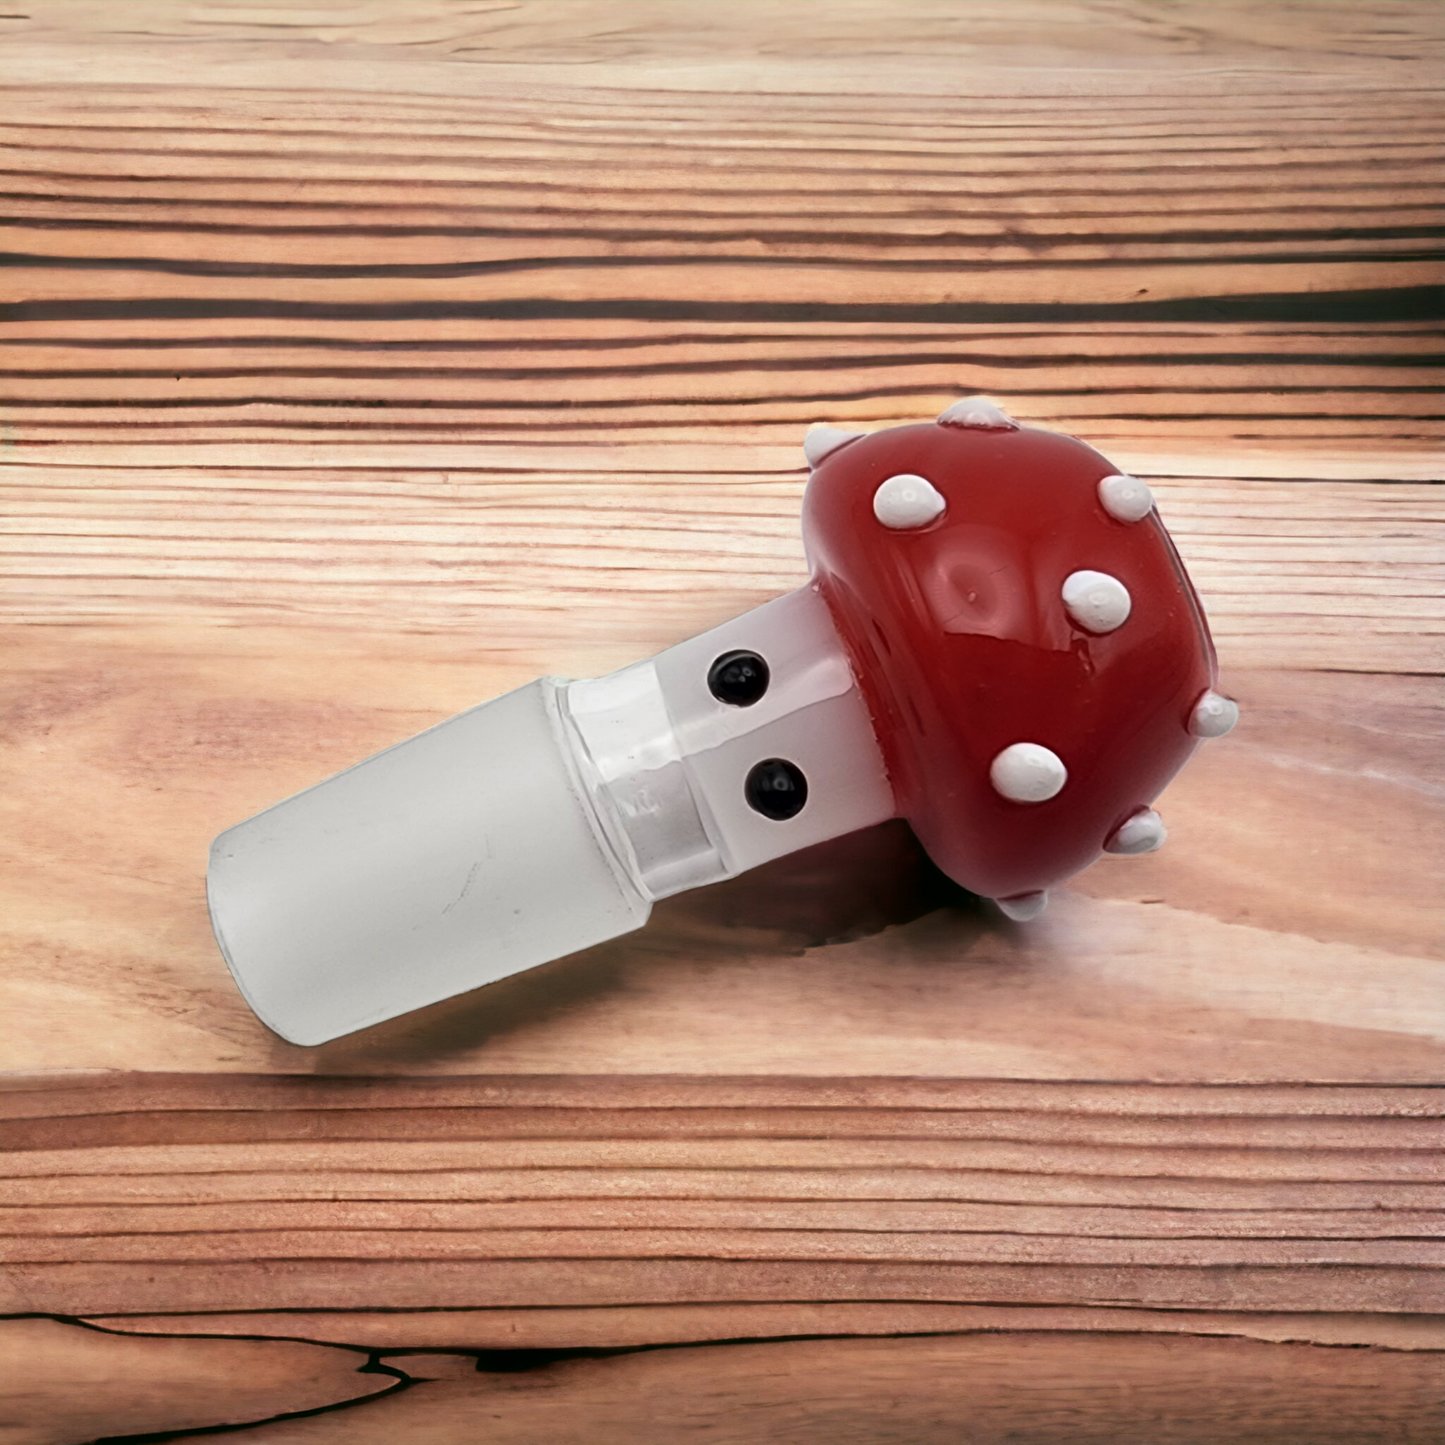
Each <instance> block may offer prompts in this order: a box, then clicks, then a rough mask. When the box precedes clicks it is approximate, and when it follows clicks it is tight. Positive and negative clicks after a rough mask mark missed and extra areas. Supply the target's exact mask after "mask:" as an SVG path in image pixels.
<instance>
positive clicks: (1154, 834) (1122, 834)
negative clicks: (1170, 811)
mask: <svg viewBox="0 0 1445 1445" xmlns="http://www.w3.org/2000/svg"><path fill="white" fill-rule="evenodd" d="M1168 837H1169V830H1168V829H1167V828H1166V827H1165V826H1164V819H1163V818H1161V817H1160V816H1159V814H1158V813H1156V812H1155V811H1154V810H1153V808H1145V809H1144V811H1143V812H1141V813H1135V814H1134V816H1133V817H1132V818H1126V819H1125V820H1124V821H1123V822H1122V823H1121V824H1120V825H1119V826H1118V827H1117V828H1116V829H1115V830H1114V833H1113V836H1112V837H1111V838H1110V839H1109V841H1108V842H1107V843H1105V844H1104V850H1105V852H1108V853H1126V854H1127V853H1152V852H1153V851H1154V850H1155V849H1156V848H1161V847H1163V845H1164V841H1165V840H1166V839H1167V838H1168Z"/></svg>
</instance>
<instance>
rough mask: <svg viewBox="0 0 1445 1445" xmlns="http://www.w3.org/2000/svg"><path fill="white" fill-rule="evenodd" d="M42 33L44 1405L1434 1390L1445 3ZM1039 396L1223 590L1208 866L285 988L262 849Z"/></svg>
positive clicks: (9, 880) (37, 847)
mask: <svg viewBox="0 0 1445 1445" xmlns="http://www.w3.org/2000/svg"><path fill="white" fill-rule="evenodd" d="M12 10H13V13H9V12H7V13H5V14H0V81H3V82H4V94H5V101H4V102H3V104H0V154H3V160H0V172H3V177H0V191H3V192H4V196H3V202H0V227H3V230H4V233H5V235H4V242H3V248H0V249H3V252H4V269H3V270H0V370H3V372H4V385H3V399H0V511H3V527H0V657H3V671H0V719H3V729H0V815H3V819H4V822H3V824H0V859H3V866H0V1010H3V1013H4V1017H5V1020H6V1027H5V1029H4V1031H3V1036H0V1067H3V1068H4V1069H5V1070H7V1071H8V1073H7V1074H6V1076H5V1078H4V1080H3V1082H4V1085H5V1087H4V1088H3V1089H0V1148H3V1150H4V1158H3V1168H0V1311H4V1312H5V1313H7V1314H9V1315H11V1316H13V1318H10V1319H8V1320H4V1321H0V1332H3V1339H0V1360H3V1361H4V1366H3V1368H4V1369H5V1371H6V1374H5V1375H4V1397H5V1410H4V1411H0V1441H3V1442H4V1445H40V1442H52V1441H53V1442H64V1441H75V1442H81V1441H88V1440H93V1439H96V1438H97V1437H103V1438H118V1437H127V1436H141V1437H143V1438H155V1432H165V1431H170V1430H189V1431H195V1430H201V1431H203V1432H205V1435H206V1436H209V1434H210V1432H211V1430H212V1429H220V1428H222V1427H225V1428H228V1429H234V1428H235V1427H238V1426H240V1427H243V1428H242V1430H241V1434H240V1435H239V1437H238V1438H242V1439H246V1438H251V1439H255V1440H257V1441H261V1440H266V1441H271V1440H277V1441H280V1440H286V1441H298V1442H299V1441H313V1440H315V1441H320V1440H347V1441H365V1440H369V1439H373V1438H375V1439H383V1438H385V1439H388V1440H391V1439H404V1440H408V1441H410V1440H416V1441H419V1442H420V1441H437V1442H445V1441H449V1440H453V1439H455V1440H458V1441H460V1440H468V1441H471V1440H474V1439H476V1438H479V1432H485V1433H486V1435H487V1438H489V1439H491V1438H495V1439H497V1440H513V1439H515V1440H518V1441H521V1440H528V1441H532V1440H542V1439H546V1440H557V1441H562V1440H571V1439H576V1440H579V1441H581V1440H586V1441H587V1442H589V1445H605V1442H607V1441H611V1440H622V1439H626V1440H628V1441H629V1442H633V1441H638V1442H641V1441H647V1440H651V1439H658V1440H663V1439H666V1440H668V1441H669V1442H671V1441H674V1440H678V1439H687V1438H693V1437H696V1438H717V1432H718V1430H719V1429H722V1428H726V1430H728V1431H729V1432H730V1433H729V1435H728V1438H730V1439H733V1438H735V1439H737V1440H739V1441H742V1440H753V1439H756V1440H759V1441H763V1440H767V1441H769V1442H772V1441H797V1442H807V1441H813V1440H819V1441H824V1440H826V1441H830V1442H832V1441H852V1440H857V1441H860V1442H872V1441H882V1440H885V1439H906V1440H909V1441H910V1442H912V1441H918V1442H925V1441H934V1440H937V1441H940V1442H941V1441H944V1440H948V1441H955V1440H959V1439H965V1438H966V1439H968V1440H969V1441H970V1442H973V1441H979V1442H983V1441H993V1440H1000V1441H1001V1440H1005V1439H1008V1440H1019V1439H1027V1440H1038V1441H1046V1440H1054V1439H1060V1440H1063V1439H1067V1440H1070V1441H1081V1440H1093V1439H1097V1440H1100V1441H1109V1442H1134V1441H1138V1442H1139V1445H1146V1442H1148V1445H1157V1442H1159V1441H1161V1440H1170V1441H1177V1442H1195V1441H1197V1442H1200V1445H1204V1442H1216V1441H1224V1440H1229V1441H1254V1440H1258V1441H1261V1442H1263V1441H1269V1442H1281V1441H1283V1442H1289V1441H1299V1442H1306V1441H1308V1442H1313V1445H1318V1442H1324V1441H1331V1440H1340V1441H1342V1442H1343V1441H1350V1442H1368V1441H1376V1440H1379V1441H1386V1440H1388V1441H1392V1442H1393V1441H1414V1440H1421V1441H1424V1440H1434V1439H1437V1438H1439V1435H1440V1433H1441V1431H1442V1429H1445V1301H1442V1298H1441V1284H1440V1281H1441V1279H1442V1278H1445V1274H1442V1263H1441V1255H1440V1251H1441V1249H1442V1247H1445V1245H1442V1239H1445V1225H1442V1220H1445V1209H1442V1204H1445V1165H1442V1162H1441V1160H1442V1150H1441V1146H1442V1143H1445V1122H1442V1113H1445V1102H1442V1101H1445V1093H1442V1084H1445V1067H1442V1062H1445V1016H1442V1013H1441V1003H1442V1000H1445V987H1442V984H1445V979H1442V971H1445V927H1442V922H1445V920H1442V908H1441V904H1442V895H1445V888H1442V870H1441V866H1440V860H1441V858H1442V857H1445V809H1442V806H1441V801H1442V798H1445V767H1442V757H1445V750H1442V741H1445V716H1442V708H1441V704H1442V686H1441V681H1440V679H1441V675H1442V673H1445V666H1442V662H1445V644H1442V634H1445V605H1442V601H1441V597H1442V590H1445V588H1442V583H1445V507H1442V505H1441V501H1440V497H1441V493H1440V490H1439V487H1438V483H1439V481H1440V480H1441V478H1442V462H1441V458H1442V449H1441V445H1440V443H1441V439H1442V434H1445V427H1442V424H1441V407H1440V402H1439V395H1440V390H1439V382H1440V367H1439V359H1440V350H1441V348H1440V326H1439V322H1440V316H1441V309H1442V308H1441V305H1440V295H1441V288H1440V283H1441V280H1442V274H1445V268H1442V265H1441V251H1440V234H1441V232H1440V225H1439V223H1440V211H1441V204H1442V195H1441V191H1442V179H1445V177H1442V168H1441V165H1440V155H1439V151H1440V146H1439V137H1440V123H1441V119H1442V117H1441V107H1440V104H1439V90H1440V79H1441V75H1442V68H1445V61H1442V51H1445V24H1442V12H1441V11H1440V9H1439V8H1438V7H1437V6H1435V5H1433V4H1430V3H1424V0H1420V3H1416V0H1372V3H1370V4H1368V5H1353V6H1340V5H1330V4H1305V5H1284V4H1275V3H1265V0H1254V3H1250V0H1237V3H1228V0H1226V3H1212V4H1208V5H1206V4H1202V3H1187V4H1170V5H1165V4H1143V5H1130V6H1119V5H1116V4H1112V3H1105V0H1096V3H1090V0H1013V3H1010V4H1009V5H1007V6H1004V5H997V4H988V3H982V0H906V3H899V4H889V3H884V0H833V3H830V4H828V5H826V6H823V5H821V4H809V3H804V4H796V5H779V4H772V3H766V0H749V3H740V4H736V5H728V6H717V5H712V4H706V3H701V0H696V3H694V0H681V3H674V4H667V3H662V0H568V3H567V4H565V5H564V4H560V3H556V0H554V3H542V0H520V3H519V0H495V3H490V0H468V3H451V0H409V3H406V4H402V3H399V0H357V3H351V0H348V3H342V0H317V3H315V4H309V5H307V6H305V7H300V6H296V5H292V4H289V3H286V4H282V3H279V0H246V3H244V4H241V3H237V0H196V3H186V4H184V5H182V4H180V3H179V0H136V3H130V4H127V5H126V6H124V7H113V6H108V5H104V4H100V3H96V0H46V3H43V4H39V5H34V6H25V7H12ZM975 391H982V392H986V393H989V394H991V395H995V396H997V397H999V398H1000V399H1002V400H1004V401H1005V402H1006V403H1007V404H1008V406H1009V408H1010V410H1011V411H1013V412H1014V413H1015V414H1016V415H1018V416H1019V417H1021V418H1023V419H1024V420H1027V421H1031V422H1037V423H1039V424H1042V425H1046V426H1052V427H1057V428H1059V429H1062V430H1067V431H1072V432H1075V433H1077V434H1079V435H1082V436H1084V437H1086V438H1087V439H1088V440H1089V441H1091V442H1093V443H1094V444H1095V445H1097V446H1099V447H1100V448H1101V449H1102V450H1103V451H1104V452H1105V453H1106V454H1107V455H1109V456H1110V457H1111V458H1112V459H1113V460H1114V461H1115V462H1116V463H1117V464H1118V465H1119V466H1121V467H1124V468H1127V469H1130V470H1133V471H1136V472H1138V473H1140V474H1143V475H1146V476H1147V477H1148V478H1149V480H1150V483H1151V485H1152V486H1153V487H1154V489H1155V491H1156V493H1157V495H1158V496H1159V498H1160V506H1161V509H1162V511H1163V514H1164V516H1165V520H1166V522H1167V523H1168V524H1169V525H1170V527H1171V529H1172V531H1173V532H1174V535H1175V536H1176V538H1177V540H1178V542H1179V545H1180V548H1181V551H1182V552H1183V554H1184V555H1185V558H1186V560H1187V562H1188V564H1189V566H1190V569H1191V571H1192V573H1193V575H1194V576H1195V578H1196V580H1197V582H1198V584H1199V586H1200V589H1201V592H1202V594H1203V596H1204V601H1205V604H1206V607H1207V608H1208V611H1209V614H1210V618H1211V622H1212V625H1213V628H1214V632H1215V635H1216V639H1217V640H1218V643H1219V648H1220V657H1221V664H1222V667H1223V673H1224V679H1225V685H1226V686H1227V688H1228V689H1229V691H1230V692H1231V693H1232V694H1233V695H1236V696H1238V697H1239V698H1240V700H1241V702H1242V703H1243V705H1244V721H1243V722H1242V723H1241V725H1240V728H1239V729H1238V731H1237V732H1236V734H1235V735H1234V736H1233V737H1232V738H1231V739H1230V740H1229V741H1228V742H1227V743H1221V744H1218V745H1216V746H1214V747H1212V748H1210V749H1207V750H1205V751H1204V752H1203V753H1202V754H1201V755H1200V756H1199V757H1198V758H1197V759H1196V760H1195V762H1194V763H1193V764H1191V766H1190V768H1189V769H1188V770H1187V771H1186V773H1185V774H1184V776H1183V777H1181V778H1180V779H1179V780H1178V782H1177V783H1176V784H1175V785H1174V786H1173V787H1172V788H1171V789H1170V790H1169V793H1168V794H1167V796H1166V798H1165V800H1164V802H1163V804H1162V805H1161V806H1162V809H1163V811H1164V812H1165V814H1166V817H1167V819H1168V822H1169V825H1170V830H1171V840H1170V843H1169V846H1168V847H1167V848H1166V849H1165V850H1163V851H1162V852H1161V853H1159V854H1157V855H1152V856H1150V857H1147V858H1140V859H1111V860H1107V861H1106V862H1105V863H1103V864H1101V865H1100V866H1099V867H1097V868H1095V869H1093V870H1090V872H1088V873H1087V874H1085V875H1083V876H1082V877H1080V878H1079V879H1077V880H1076V881H1075V883H1074V884H1073V885H1072V886H1071V888H1070V889H1069V890H1067V891H1065V892H1064V893H1062V894H1061V895H1060V897H1059V898H1058V899H1057V901H1056V904H1055V906H1054V908H1053V909H1052V910H1051V912H1050V914H1049V915H1048V916H1047V917H1046V919H1045V920H1043V921H1041V922H1040V923H1037V924H1033V925H1028V926H1026V927H1018V926H1014V925H1008V924H1003V923H1000V922H999V921H998V920H997V919H995V918H993V917H992V916H991V915H989V914H987V913H986V912H985V911H984V910H983V909H982V908H981V907H980V906H979V905H977V904H976V903H975V902H973V901H972V900H970V899H968V898H966V897H964V896H962V895H961V894H960V893H959V892H958V890H956V889H953V888H952V887H951V885H949V884H948V883H947V882H946V880H944V879H942V878H941V877H940V876H939V875H938V874H937V873H936V871H935V870H933V869H932V867H931V865H930V864H929V863H928V862H927V860H926V859H925V858H924V857H923V856H922V855H921V854H920V852H919V850H918V849H917V846H916V844H914V843H913V841H912V839H911V837H910V836H909V835H908V833H907V830H906V829H904V828H902V827H901V826H899V825H889V826H887V827H885V828H882V829H877V830H874V831H872V832H870V833H867V834H863V835H859V836H857V837H855V838H852V839H848V840H842V841H840V842H839V843H836V844H833V845H828V846H825V847H824V848H822V849H818V850H814V851H813V852H812V853H810V854H807V855H803V856H800V857H798V858H794V859H789V860H782V861H780V862H779V863H777V864H774V865H771V866H770V867H768V868H765V869H762V870H758V871H757V872H756V873H754V874H751V875H748V876H747V877H744V878H741V879H738V880H734V881H733V882H731V883H729V884H725V885H722V886H720V887H718V888H715V889H710V890H706V891H704V892H702V893H698V894H693V895H684V896H682V897H679V898H677V899H674V900H669V901H668V902H667V903H666V904H664V905H662V906H660V907H659V908H658V909H657V911H656V913H655V915H654V918H653V920H652V922H651V923H650V924H649V926H648V928H647V929H646V930H644V931H643V932H642V933H641V934H638V935H635V936H633V937H631V938H627V939H623V940H619V941H618V942H616V943H614V944H610V945H607V946H605V947H602V948H599V949H595V950H592V951H590V952H589V953H587V954H584V955H580V956H578V957H576V958H572V959H565V960H560V961H558V962H557V963H555V964H551V965H548V966H547V967H545V968H543V969H540V970H536V971H534V972H533V973H531V974H528V975H524V976H521V977H518V978H514V979H510V980H506V981H504V982H502V983H500V984H497V985H495V986H493V987H491V988H488V989H485V990H481V991H479V992H478V993H476V994H474V995H470V996H467V997H464V998H461V999H458V1000H453V1001H451V1002H449V1003H445V1004H441V1005H438V1006H436V1007H434V1008H432V1009H429V1010H425V1011H423V1012H422V1013H420V1014H418V1015H415V1016H413V1017H410V1018H407V1019H402V1020H397V1021H394V1022H393V1023H391V1024H388V1025H384V1026H382V1027H380V1028H377V1029H373V1030H370V1031H368V1032H367V1033H365V1034H362V1035H359V1036H356V1037H353V1038H350V1039H343V1040H338V1041H336V1042H335V1043H333V1044H331V1045H327V1046H325V1047H323V1048H321V1049H316V1050H307V1049H298V1048H295V1047H292V1046H290V1045H286V1044H284V1043H282V1042H280V1041H279V1040H277V1039H275V1038H273V1037H272V1036H270V1035H268V1034H267V1033H266V1032H265V1030H264V1029H262V1028H261V1026H260V1025H259V1024H258V1023H256V1021H255V1020H254V1019H253V1018H252V1017H251V1015H250V1014H249V1012H248V1011H247V1010H246V1009H245V1007H244V1005H243V1004H242V1003H241V1001H240V999H239V997H238V996H237V995H236V993H235V992H234V989H233V987H232V985H231V984H230V981H229V979H228V977H227V976H226V973H225V970H224V967H223V965H222V964H221V962H220V960H219V957H218V956H217V954H216V953H215V950H214V946H213V944H212V943H211V940H210V936H209V928H208V925H207V922H206V914H205V905H204V894H203V870H204V859H205V850H206V846H207V844H208V841H209V839H210V837H211V836H212V835H213V834H214V833H215V832H217V831H218V830H219V829H220V828H222V827H224V826H226V825H227V824H229V823H231V822H234V821H236V820H237V819H239V818H241V817H244V816H246V815H248V814H250V813H252V812H254V811H256V810H257V809H258V808H260V807H262V806H264V805H265V804H267V803H268V802H270V801H273V800H274V799H276V798H277V797H280V796H283V795H285V794H286V793H288V792H291V791H294V790H295V789H297V788H299V787H302V786H304V785H305V784H307V783H308V782H311V781H314V780H316V779H317V778H319V777H322V776H324V775H326V774H328V773H329V772H332V771H334V770H335V769H337V768H338V767H340V766H343V765H344V764H346V763H348V762H350V761H353V760H355V759H356V758H359V757H361V756H364V755H365V754H367V753H369V752H371V751H374V750H375V749H377V748H379V747H382V746H385V745H386V744H388V743H390V742H393V741H395V740H397V739H399V738H402V737H405V736H407V735H409V734H411V733H413V732H415V731H417V730H419V729H421V728H423V727H425V726H427V725H428V724H430V723H431V722H434V721H436V720H438V719H440V718H442V717H445V716H447V715H449V714H451V713H454V712H456V711H459V710H461V709H462V708H464V707H467V706H469V705H471V704H473V703H475V702H477V701H479V700H482V699H484V698H486V697H489V696H492V695H495V694H497V693H499V692H501V691H504V690H505V689H507V688H509V687H511V686H514V685H516V684H518V683H521V682H525V681H527V680H529V679H530V678H531V677H534V676H537V675H539V674H543V673H559V674H563V675H572V676H583V675H595V674H598V673H601V672H605V671H608V670H610V669H612V668H614V667H616V666H618V665H620V664H622V663H625V662H627V661H630V660H632V659H635V658H637V657H641V656H645V655H647V654H648V653H650V652H652V651H655V650H657V649H659V648H661V647H664V646H666V645H668V644H670V643H672V642H675V641H677V640H679V639H681V638H683V637H685V636H687V635H689V634H691V633H694V632H696V631H699V630H701V629H703V628H705V627H707V626H709V625H712V624H714V623H716V622H718V621H721V620H723V619H725V618H726V617H728V616H730V615H733V614H735V613H737V612H739V611H742V610H744V609H746V608H748V607H752V606H755V605H757V604H758V603H760V602H762V601H764V600H766V599H767V598H768V597H771V596H773V595H776V594H777V593H779V592H781V591H784V590H786V589H788V588H790V587H792V586H795V585H797V584H798V583H799V582H800V581H801V580H802V578H803V577H804V575H805V573H804V564H803V558H802V551H801V546H800V543H799V540H798V533H797V525H796V515H797V508H798V500H799V497H800V495H801V489H802V484H803V481H804V472H803V468H802V458H801V455H800V449H799V443H800V440H801V436H802V434H803V432H804V431H805V429H806V428H807V426H808V425H809V424H811V423H813V422H817V421H823V422H829V423H836V424H843V425H852V426H857V427H864V428H868V427H876V426H884V425H889V424H892V423H895V422H898V421H907V420H916V419H919V418H924V417H928V416H932V415H934V414H936V413H937V411H939V410H940V409H941V408H942V407H943V406H944V405H945V404H947V403H948V402H949V401H951V400H952V399H954V398H955V397H957V396H959V395H963V394H968V393H970V392H975ZM800 1337H807V1338H800ZM740 1340H741V1341H758V1342H759V1343H737V1341H740ZM1344 1347H1353V1348H1344ZM578 1352H581V1353H578ZM1021 1382H1026V1387H1024V1385H1023V1384H1021ZM7 1411H8V1413H6V1412H7ZM267 1422H269V1423H267ZM147 1432H150V1433H147Z"/></svg>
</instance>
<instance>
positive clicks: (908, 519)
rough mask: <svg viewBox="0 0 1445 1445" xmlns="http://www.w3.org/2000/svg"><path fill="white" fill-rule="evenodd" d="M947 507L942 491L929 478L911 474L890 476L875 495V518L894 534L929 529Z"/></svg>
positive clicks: (902, 473)
mask: <svg viewBox="0 0 1445 1445" xmlns="http://www.w3.org/2000/svg"><path fill="white" fill-rule="evenodd" d="M947 505H948V503H947V502H945V501H944V500H943V494H942V492H940V491H939V490H938V488H937V487H935V486H934V485H933V483H932V482H930V481H929V480H928V478H927V477H919V476H915V475H914V474H913V473H912V472H901V473H900V474H899V475H898V476H896V477H889V478H888V480H887V481H886V482H884V483H883V484H882V485H881V486H880V487H879V488H878V490H877V491H876V492H874V493H873V515H874V516H875V517H877V518H878V520H879V521H880V522H882V523H883V525H884V526H885V527H892V528H893V529H894V530H895V531H903V530H906V529H907V528H910V527H926V526H927V525H928V524H929V523H930V522H931V521H933V520H934V518H935V517H940V516H942V515H943V509H944V508H945V507H946V506H947Z"/></svg>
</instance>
